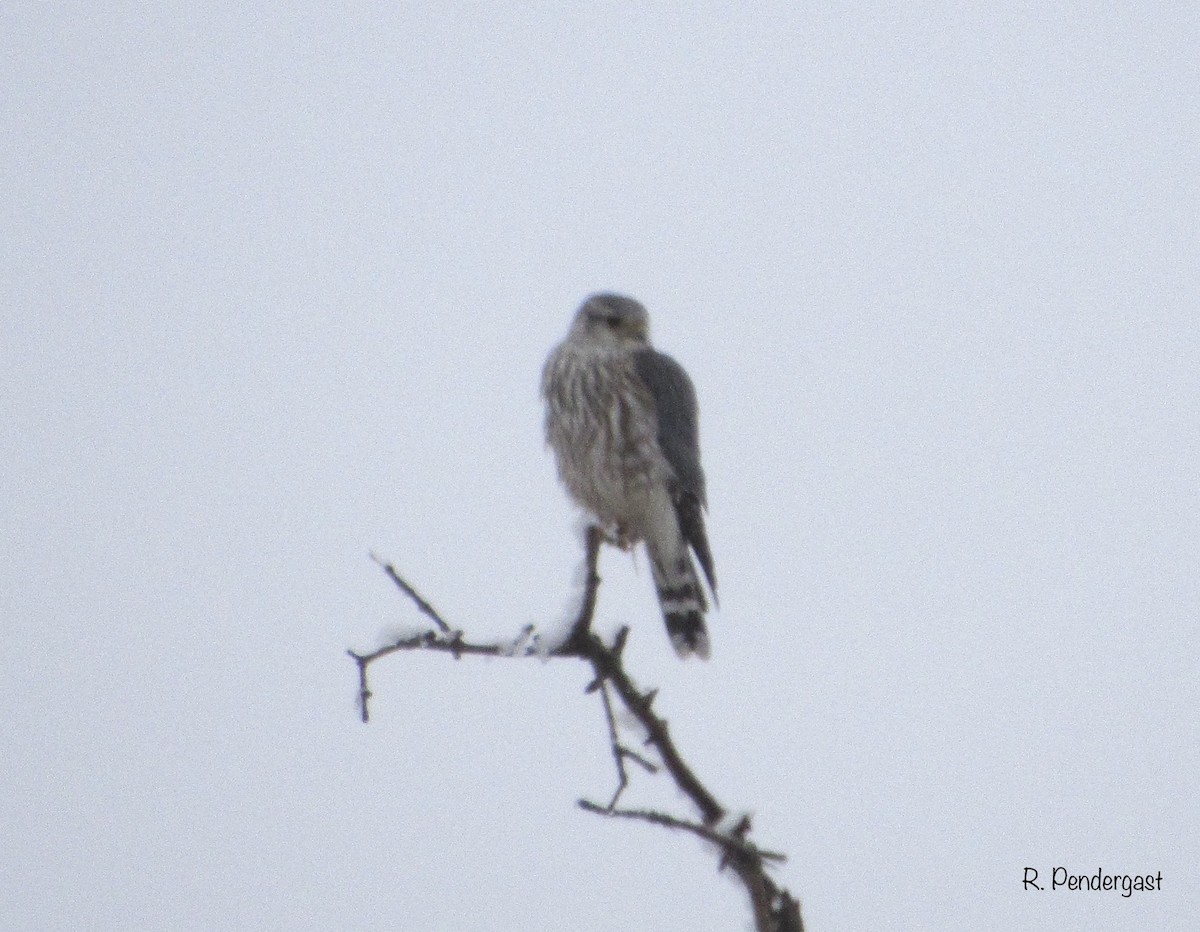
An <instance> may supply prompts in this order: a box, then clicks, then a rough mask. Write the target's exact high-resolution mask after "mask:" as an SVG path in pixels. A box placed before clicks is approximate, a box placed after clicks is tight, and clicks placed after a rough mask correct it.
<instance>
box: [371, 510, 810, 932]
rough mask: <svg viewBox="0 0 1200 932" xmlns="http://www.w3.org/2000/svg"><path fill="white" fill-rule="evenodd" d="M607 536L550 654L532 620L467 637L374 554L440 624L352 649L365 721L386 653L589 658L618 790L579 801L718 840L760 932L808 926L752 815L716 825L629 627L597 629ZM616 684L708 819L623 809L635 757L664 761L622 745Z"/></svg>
mask: <svg viewBox="0 0 1200 932" xmlns="http://www.w3.org/2000/svg"><path fill="white" fill-rule="evenodd" d="M603 540H604V535H603V532H602V531H601V530H600V529H599V528H598V527H594V526H593V527H589V528H588V531H587V536H586V540H585V554H584V557H585V564H584V568H585V571H586V574H587V576H586V580H585V586H584V591H583V597H582V599H581V602H580V606H579V614H578V615H577V616H576V618H575V620H574V622H573V623H572V625H571V628H570V634H569V635H568V636H567V639H566V640H565V641H563V643H562V644H560V645H559V646H558V647H556V648H554V649H553V650H550V651H548V652H544V651H542V650H541V649H540V646H541V645H540V641H539V636H538V634H536V633H535V632H534V629H533V626H532V625H527V626H525V627H524V628H523V629H522V630H521V632H520V633H519V634H518V635H517V637H516V638H515V639H514V640H513V641H511V642H509V643H490V644H478V643H472V642H469V641H466V640H464V638H463V633H462V631H460V630H457V629H452V628H451V627H450V625H448V624H447V623H446V621H445V620H444V619H443V618H442V617H441V616H440V615H439V614H438V613H437V611H436V610H435V609H434V608H433V607H432V606H431V605H430V604H429V603H428V602H427V601H425V599H423V598H422V597H421V596H420V594H419V593H418V592H417V591H416V589H414V588H413V587H412V586H411V585H410V584H409V583H408V582H407V581H406V580H405V579H404V578H403V577H401V576H400V574H399V573H398V572H396V570H395V568H394V567H392V566H391V564H387V563H384V562H383V561H382V560H380V559H379V558H378V557H376V556H375V555H374V554H372V555H371V559H373V560H374V561H375V562H376V563H378V564H379V565H380V566H381V567H382V568H383V570H384V572H386V573H387V575H388V577H389V578H390V579H391V580H392V582H394V583H395V584H396V586H397V587H398V588H399V589H400V590H401V591H402V592H403V593H404V594H405V595H407V596H408V597H409V598H410V599H412V600H413V602H414V603H415V604H416V606H417V608H418V609H419V610H420V611H421V612H422V613H423V614H425V615H426V616H428V617H429V618H430V619H431V620H432V621H433V622H434V624H435V625H436V626H437V630H436V631H433V630H431V631H424V632H421V633H419V634H414V635H410V636H408V637H404V638H400V639H399V640H397V641H396V642H395V643H393V644H389V645H386V646H384V647H381V648H379V649H378V650H375V651H373V652H371V653H367V654H359V653H357V652H355V651H352V650H351V651H347V653H348V654H349V655H350V656H351V657H352V658H353V659H354V662H355V663H356V664H357V666H358V677H359V708H360V711H361V716H362V720H363V721H364V722H366V721H369V720H370V714H369V702H370V699H371V695H372V694H371V689H370V685H369V682H368V677H367V673H368V667H369V666H370V664H371V663H373V662H374V661H376V660H378V659H379V658H380V657H385V656H387V655H389V654H393V653H396V652H398V651H404V650H433V651H441V652H443V653H448V654H450V655H451V656H453V657H454V658H455V659H456V660H457V659H459V658H461V657H462V656H463V655H464V654H476V655H481V656H490V657H529V656H533V655H538V656H550V657H574V658H576V659H578V660H583V661H586V662H587V663H588V664H589V665H590V666H591V668H592V675H593V678H592V680H591V683H590V684H589V686H588V687H587V691H588V692H595V691H599V692H600V696H601V701H602V702H603V705H604V715H605V722H606V724H607V726H608V734H609V741H610V746H611V749H612V755H613V762H614V764H615V765H616V768H617V788H616V791H615V792H614V793H613V796H612V799H611V800H610V801H609V804H608V805H607V806H600V805H598V804H597V803H593V802H589V801H587V800H582V799H581V800H580V801H579V805H580V807H581V808H583V809H585V810H587V811H589V812H595V813H598V814H600V815H607V816H613V817H618V818H625V819H634V820H639V821H643V822H650V823H652V824H655V825H662V826H665V827H667V828H675V829H680V830H682V831H686V832H690V833H692V834H693V835H696V836H698V837H700V838H703V839H705V840H707V841H709V842H712V843H713V844H715V845H717V846H718V847H720V849H721V851H722V857H721V867H722V868H724V867H731V868H732V869H733V871H734V872H735V873H736V874H737V875H738V877H739V879H740V880H741V881H742V884H743V885H744V886H745V888H746V891H747V893H748V894H749V896H750V902H751V905H752V907H753V910H754V918H755V928H756V930H758V932H803V930H804V923H803V920H802V919H801V916H800V904H799V902H798V901H797V900H796V899H795V898H794V897H792V895H791V894H790V893H788V891H787V890H784V889H781V888H780V887H778V886H777V885H776V884H775V882H774V881H773V880H772V879H771V877H770V876H768V874H767V872H766V865H767V863H768V862H778V861H782V860H784V856H783V855H782V854H779V853H777V852H773V851H763V850H760V849H759V848H758V847H757V846H755V845H754V844H753V843H752V842H750V841H749V840H748V838H747V835H748V834H749V831H750V821H749V819H748V818H744V819H742V820H741V821H740V822H739V823H738V825H737V826H735V827H734V828H733V830H732V831H729V832H721V831H718V830H717V828H716V826H717V824H718V823H719V822H720V821H721V820H722V819H723V818H724V817H725V814H726V811H725V808H724V807H723V806H722V805H721V804H720V803H719V802H718V801H717V799H716V797H715V796H713V794H712V793H711V792H710V791H709V790H708V788H707V787H705V786H704V785H703V784H702V783H701V782H700V780H699V779H698V778H697V777H696V775H695V774H694V773H693V772H692V769H691V768H690V767H689V766H688V765H687V763H686V762H685V761H684V760H683V757H682V755H680V753H679V751H678V749H677V748H676V747H675V743H674V741H673V740H672V738H671V734H670V731H669V729H668V727H667V723H666V721H665V720H664V719H662V718H660V717H659V716H658V715H656V714H655V713H654V711H653V704H654V699H655V697H656V696H657V694H658V691H657V690H655V689H651V690H648V691H646V692H642V691H641V690H640V689H639V688H638V686H637V685H636V684H635V683H634V682H633V680H632V678H631V677H630V676H629V675H628V674H627V673H626V672H625V668H624V665H623V662H622V652H623V651H624V648H625V642H626V639H627V638H628V636H629V629H628V628H627V627H626V628H622V629H621V630H620V631H619V632H618V633H617V635H616V637H615V638H614V640H613V643H612V645H611V646H608V645H606V644H605V643H604V642H603V641H602V640H601V639H600V637H598V636H597V635H596V634H595V633H594V632H593V631H592V630H591V625H592V616H593V614H594V613H595V609H596V597H597V593H598V592H599V588H600V576H599V574H598V572H597V569H596V567H597V562H598V560H599V555H600V545H601V543H602V542H603ZM610 685H611V687H612V689H613V690H614V691H615V692H616V694H617V696H619V697H620V699H621V703H622V704H623V705H624V707H625V708H626V709H627V710H628V712H629V713H630V714H632V715H633V716H634V717H635V718H636V719H637V720H638V722H639V723H640V724H641V726H642V728H643V729H644V730H645V732H646V741H645V743H646V745H647V746H650V747H653V748H654V749H655V751H656V752H657V754H658V757H659V759H660V760H661V761H662V766H663V768H664V769H665V770H666V771H667V772H668V773H669V774H670V776H671V779H672V780H673V781H674V782H675V785H676V786H677V787H678V788H679V789H680V790H681V791H682V792H683V793H684V794H685V795H686V796H687V797H688V798H689V799H690V800H691V801H692V803H693V805H695V807H696V809H697V811H698V812H699V814H700V818H701V822H692V821H688V820H686V819H680V818H677V817H675V816H671V815H668V814H666V813H662V812H656V811H653V810H642V809H617V808H616V805H617V802H618V801H619V799H620V797H621V795H622V793H623V792H624V791H625V788H626V787H627V786H628V784H629V774H628V771H627V769H626V767H625V761H626V760H632V761H635V762H636V763H637V764H639V765H640V766H642V767H643V768H645V769H646V770H647V771H649V772H650V773H657V772H658V767H657V766H656V765H655V764H654V763H653V762H651V761H650V760H648V759H647V758H645V757H643V756H642V755H640V754H638V753H637V752H635V751H633V750H631V749H630V748H628V747H626V746H625V745H623V744H622V743H621V739H620V733H619V729H618V727H617V718H616V715H615V714H614V711H613V707H612V697H611V695H610V693H609V686H610Z"/></svg>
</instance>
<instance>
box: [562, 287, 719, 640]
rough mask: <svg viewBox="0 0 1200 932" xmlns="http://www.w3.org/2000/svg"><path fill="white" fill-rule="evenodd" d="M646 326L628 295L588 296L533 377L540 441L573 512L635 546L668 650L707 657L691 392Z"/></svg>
mask: <svg viewBox="0 0 1200 932" xmlns="http://www.w3.org/2000/svg"><path fill="white" fill-rule="evenodd" d="M649 325H650V321H649V317H648V315H647V314H646V309H645V308H644V307H642V305H641V304H640V303H638V302H637V301H635V300H634V299H633V298H628V297H625V296H624V295H619V294H610V293H603V294H594V295H592V296H591V297H589V298H588V299H587V300H585V301H584V302H583V304H582V305H581V306H580V308H579V310H578V311H576V313H575V318H574V320H573V321H572V322H571V329H570V331H569V332H568V333H567V337H566V339H565V340H563V341H562V343H560V344H559V345H558V346H556V347H555V348H554V349H553V350H552V351H551V353H550V356H549V358H547V360H546V365H545V368H544V369H543V370H542V395H543V396H544V398H545V400H546V442H547V443H548V444H549V446H550V448H551V449H552V450H553V451H554V457H555V460H556V461H557V464H558V475H559V478H560V479H561V480H562V482H563V485H565V486H566V488H567V491H568V492H569V493H570V496H571V498H572V499H574V500H575V502H576V504H578V505H579V506H581V507H582V508H583V509H585V510H586V511H588V512H590V513H591V514H592V515H594V516H595V518H596V519H597V520H598V521H599V522H600V525H601V526H602V527H603V528H604V529H605V531H606V532H607V533H608V534H609V536H610V537H611V538H613V539H614V540H615V542H616V543H617V544H618V545H619V546H621V547H623V548H629V547H632V546H634V545H635V544H637V543H639V542H643V541H644V542H645V544H646V553H647V555H648V556H649V559H650V572H651V574H652V575H653V577H654V585H655V588H656V589H657V590H658V602H659V605H660V607H661V608H662V613H663V619H664V621H665V622H666V625H667V634H668V635H669V636H670V638H671V644H672V645H673V646H674V647H675V650H676V652H677V653H678V654H679V655H680V656H681V657H688V656H691V655H692V654H696V655H697V656H699V657H703V658H707V657H708V654H709V642H708V631H707V629H706V628H705V625H704V613H705V611H706V610H707V608H708V605H707V603H706V602H705V598H704V590H703V588H702V587H701V584H700V578H699V576H698V575H697V573H696V567H695V565H694V564H693V562H692V554H693V553H694V554H695V555H696V559H697V560H699V561H700V566H701V568H702V569H703V570H704V576H705V578H706V579H707V580H708V587H709V589H710V590H711V591H712V596H713V600H714V602H715V601H716V597H717V580H716V575H715V573H714V571H713V559H712V552H711V551H710V550H709V547H708V538H707V536H706V534H705V531H704V513H703V512H704V509H706V508H707V507H708V503H707V501H706V499H705V494H704V471H703V469H701V467H700V440H699V431H698V428H697V423H696V421H697V411H696V390H695V389H694V388H693V387H692V380H691V379H690V378H688V375H687V373H686V372H684V370H683V367H682V366H680V365H679V363H677V362H676V361H675V360H674V359H672V358H671V357H670V356H667V355H666V354H664V353H660V352H658V351H657V350H656V349H654V348H653V347H652V346H651V345H650V336H649Z"/></svg>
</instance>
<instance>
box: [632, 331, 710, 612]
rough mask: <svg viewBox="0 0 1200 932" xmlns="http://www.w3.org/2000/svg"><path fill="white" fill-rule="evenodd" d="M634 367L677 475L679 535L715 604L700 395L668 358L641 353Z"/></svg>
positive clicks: (651, 352) (661, 443)
mask: <svg viewBox="0 0 1200 932" xmlns="http://www.w3.org/2000/svg"><path fill="white" fill-rule="evenodd" d="M633 364H634V369H635V370H636V371H637V374H638V377H639V378H641V380H642V381H643V382H644V383H645V385H646V387H647V388H648V389H650V394H651V396H653V398H654V410H655V413H656V414H657V416H658V445H659V448H660V449H661V450H662V451H663V455H664V456H665V457H666V458H667V462H668V463H670V465H671V468H672V469H673V470H674V471H675V478H676V486H675V487H674V488H673V489H671V498H672V499H673V501H674V502H675V512H676V514H677V515H678V516H679V527H680V530H682V531H683V536H684V539H685V540H687V542H688V543H689V544H690V545H691V547H692V550H694V551H695V552H696V557H697V558H698V559H699V560H700V566H701V567H702V568H703V569H704V575H705V576H706V577H707V578H708V585H709V588H711V589H712V592H713V597H714V598H715V597H716V594H717V581H716V574H715V573H714V571H713V559H712V552H711V551H710V550H709V547H708V537H707V535H706V534H705V531H704V515H703V512H702V509H703V508H705V507H707V505H708V502H707V499H706V497H705V493H704V470H703V469H702V468H701V466H700V432H699V429H698V427H697V406H696V389H695V388H694V387H693V386H692V380H691V379H690V378H688V374H687V373H686V372H685V371H684V369H683V366H681V365H679V363H677V362H676V361H675V360H674V359H672V358H671V357H670V356H668V355H666V354H665V353H660V352H658V351H657V350H654V349H650V348H647V349H644V350H639V351H638V352H637V353H635V354H634V357H633Z"/></svg>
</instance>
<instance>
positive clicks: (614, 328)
mask: <svg viewBox="0 0 1200 932" xmlns="http://www.w3.org/2000/svg"><path fill="white" fill-rule="evenodd" d="M571 338H572V339H574V340H578V341H581V342H584V343H588V344H590V345H593V346H603V347H610V348H612V349H626V348H635V347H639V346H646V345H647V343H648V342H649V339H650V317H649V315H648V314H647V313H646V309H645V308H644V307H642V305H641V304H640V303H639V302H637V301H635V300H634V299H633V298H627V297H625V296H624V295H619V294H611V293H609V292H603V293H601V294H594V295H591V296H590V297H588V298H587V299H586V300H585V301H584V302H583V304H581V305H580V306H579V310H578V311H576V312H575V320H574V322H573V323H572V324H571Z"/></svg>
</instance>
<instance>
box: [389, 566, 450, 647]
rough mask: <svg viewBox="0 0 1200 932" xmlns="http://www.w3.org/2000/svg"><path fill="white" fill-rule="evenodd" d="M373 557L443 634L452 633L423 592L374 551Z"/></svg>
mask: <svg viewBox="0 0 1200 932" xmlns="http://www.w3.org/2000/svg"><path fill="white" fill-rule="evenodd" d="M371 559H372V560H374V561H375V562H376V563H378V564H379V565H380V566H382V567H383V571H384V572H385V573H387V574H388V578H389V579H391V581H392V582H394V583H395V584H396V585H397V586H399V587H400V591H401V592H403V593H404V594H405V595H406V596H408V597H409V598H410V599H412V600H413V601H414V602H416V603H417V608H419V609H420V610H421V611H422V612H423V613H424V614H425V615H427V616H428V617H429V618H431V619H432V620H433V623H434V624H435V625H437V626H438V629H439V630H440V631H441V632H442V633H443V634H449V633H450V626H449V625H448V624H446V622H445V621H443V620H442V616H441V615H439V614H438V613H437V609H435V608H434V607H433V606H432V605H430V604H429V603H428V602H426V601H425V600H424V599H423V598H421V594H420V593H419V592H417V590H416V589H414V588H413V587H412V586H410V585H409V584H408V583H407V582H406V581H405V580H404V579H402V578H401V577H400V574H399V573H397V572H396V570H395V568H394V567H393V566H392V564H390V563H384V562H383V561H382V560H381V559H379V557H377V556H376V555H375V554H374V553H372V554H371Z"/></svg>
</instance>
